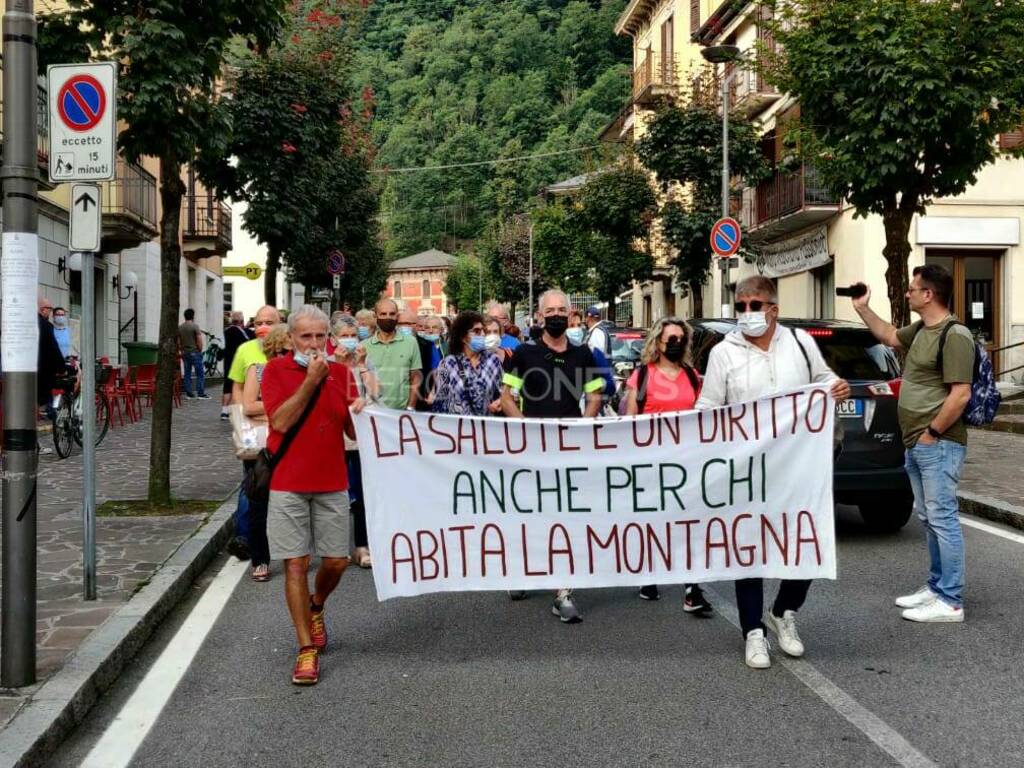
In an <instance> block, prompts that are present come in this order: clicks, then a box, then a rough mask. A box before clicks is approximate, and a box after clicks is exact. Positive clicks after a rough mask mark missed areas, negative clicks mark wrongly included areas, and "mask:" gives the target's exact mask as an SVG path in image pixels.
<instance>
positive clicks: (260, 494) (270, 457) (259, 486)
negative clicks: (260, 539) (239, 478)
mask: <svg viewBox="0 0 1024 768" xmlns="http://www.w3.org/2000/svg"><path fill="white" fill-rule="evenodd" d="M323 387H324V385H323V382H321V383H320V385H319V386H318V387H317V388H316V391H315V392H313V396H312V397H310V398H309V402H308V403H306V407H305V408H304V409H303V411H302V414H301V415H300V416H299V420H298V421H296V422H295V423H294V424H292V426H291V428H290V429H289V430H288V431H287V432H285V433H284V439H282V440H281V447H280V448H278V449H277V453H271V452H270V451H269V449H267V448H263V449H262V450H261V451H260V452H259V453H258V454H257V455H256V460H255V463H254V465H253V468H252V469H251V470H250V471H249V473H248V474H247V475H246V476H245V483H244V486H245V495H246V496H247V497H248V499H249V501H252V502H255V503H257V504H266V503H267V502H268V501H269V500H270V479H271V478H272V477H273V475H274V469H275V468H276V467H277V465H278V464H280V463H281V459H283V458H284V454H285V452H286V451H287V450H288V447H289V446H290V445H291V444H292V442H293V441H294V440H295V436H296V435H297V434H299V430H300V429H302V425H303V424H305V423H306V418H307V417H308V416H309V414H310V413H311V412H312V411H313V408H314V407H315V406H316V401H317V400H319V399H320V390H322V389H323Z"/></svg>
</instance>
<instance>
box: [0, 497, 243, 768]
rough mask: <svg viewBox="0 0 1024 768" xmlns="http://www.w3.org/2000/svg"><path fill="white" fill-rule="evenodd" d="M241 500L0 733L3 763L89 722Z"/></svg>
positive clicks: (24, 763)
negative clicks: (98, 700) (88, 717)
mask: <svg viewBox="0 0 1024 768" xmlns="http://www.w3.org/2000/svg"><path fill="white" fill-rule="evenodd" d="M235 506H236V501H235V498H234V496H230V497H228V499H227V501H225V502H224V503H223V504H222V505H221V506H220V507H219V508H218V509H217V511H216V512H214V513H213V514H212V515H211V516H210V518H209V519H208V520H207V521H206V524H205V525H204V526H203V527H202V528H200V529H199V530H198V531H196V532H195V534H193V536H192V537H191V538H189V539H188V540H187V541H185V542H183V543H182V545H181V546H180V547H178V549H177V550H175V552H174V554H173V555H171V556H170V557H169V558H168V559H167V560H166V561H165V562H164V564H163V566H162V567H161V568H160V569H159V570H158V571H157V572H156V573H154V574H153V577H152V578H151V579H150V581H149V583H148V584H147V585H146V586H144V587H143V588H142V589H140V590H139V591H138V592H136V593H135V594H134V595H132V597H131V599H130V600H128V602H127V603H125V604H124V605H123V606H121V607H120V608H119V609H118V610H117V611H116V612H114V613H113V614H112V615H111V616H110V617H109V618H108V619H107V620H106V621H105V622H103V624H101V625H100V626H99V627H97V628H96V629H95V630H94V631H93V632H92V633H91V634H90V635H89V636H88V637H87V638H86V639H85V640H84V641H83V643H82V644H81V645H80V646H79V647H78V649H77V650H75V651H74V652H73V653H72V654H71V655H70V656H69V657H68V658H67V660H66V661H65V662H64V666H63V667H62V668H61V669H60V671H58V672H57V673H56V674H54V675H53V677H51V678H50V679H49V680H47V681H46V682H45V683H43V684H42V686H40V688H39V690H38V691H36V693H35V694H33V695H32V697H31V699H30V700H29V702H28V704H26V705H25V706H24V707H22V709H21V711H19V712H18V714H17V715H15V716H14V718H13V719H12V720H11V721H10V722H9V723H8V724H7V727H5V728H4V729H3V731H0V736H2V739H0V768H32V767H33V766H38V765H42V764H43V762H44V761H45V760H46V759H47V758H48V757H49V756H51V755H52V754H53V753H54V752H55V751H56V749H57V748H58V747H59V746H60V744H61V743H62V742H63V741H64V739H66V738H67V737H68V735H69V734H70V733H71V731H73V730H74V729H75V728H76V727H77V726H78V724H79V723H81V722H82V721H83V720H84V719H85V716H86V714H87V713H88V711H89V710H90V709H91V708H92V706H93V704H95V703H96V700H97V699H99V697H100V696H101V695H102V694H103V693H104V691H106V690H107V689H108V688H109V687H110V686H111V685H112V684H113V683H114V681H115V680H117V678H118V676H119V675H120V674H121V671H122V670H123V669H124V668H125V666H126V665H127V664H128V662H130V661H131V660H132V658H133V657H134V656H135V654H136V653H138V652H139V649H140V648H142V645H143V644H144V643H145V642H146V640H148V639H149V636H150V635H151V634H153V631H154V630H155V629H156V628H157V626H158V625H159V624H160V622H161V621H162V620H163V619H164V617H165V616H167V614H168V613H170V611H171V609H173V608H174V606H175V605H177V604H178V602H179V601H180V600H181V599H182V597H184V596H185V594H186V593H187V592H188V590H189V589H190V588H191V586H192V583H193V582H194V581H195V580H196V578H197V577H198V576H199V574H200V573H202V572H203V570H204V569H205V568H206V566H207V565H209V563H210V561H211V560H212V559H213V558H214V556H215V555H216V554H217V553H218V552H219V551H220V550H221V549H223V547H224V545H225V544H226V543H227V541H228V537H229V536H230V534H231V531H232V528H233V520H232V515H233V514H234V511H235Z"/></svg>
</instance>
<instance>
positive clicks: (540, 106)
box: [356, 0, 630, 258]
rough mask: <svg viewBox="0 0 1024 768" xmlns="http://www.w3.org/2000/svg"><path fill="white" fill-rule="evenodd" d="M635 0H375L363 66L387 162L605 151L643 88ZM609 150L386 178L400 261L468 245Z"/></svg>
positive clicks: (389, 227) (387, 229) (391, 247)
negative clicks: (623, 16) (628, 34)
mask: <svg viewBox="0 0 1024 768" xmlns="http://www.w3.org/2000/svg"><path fill="white" fill-rule="evenodd" d="M624 5H625V0H571V1H569V0H498V1H495V0H375V2H373V3H372V4H371V5H370V7H369V9H368V12H367V17H366V19H365V21H364V25H363V30H362V34H361V35H360V44H359V45H360V50H359V52H358V56H357V62H356V77H357V83H358V84H359V85H362V86H369V87H370V88H371V89H372V92H373V95H374V99H375V101H376V119H375V127H374V138H375V141H376V144H377V146H378V148H379V153H378V156H377V159H376V165H377V166H378V167H380V168H390V169H397V168H402V167H420V166H434V165H449V164H456V163H465V162H472V161H478V160H485V159H491V158H503V157H516V156H521V155H531V154H538V153H546V152H557V151H560V150H565V149H570V148H576V147H591V146H594V145H595V144H596V143H597V134H598V132H599V131H600V129H601V127H602V126H604V125H605V124H606V123H607V122H608V121H609V120H610V119H611V118H612V117H613V116H614V115H615V114H616V113H617V112H618V111H619V110H620V109H621V108H622V106H623V104H624V103H625V100H626V98H627V95H628V92H629V66H630V65H629V61H630V49H629V41H628V39H621V38H616V37H615V35H614V32H613V27H614V24H615V20H616V18H617V17H618V15H619V13H620V12H621V10H622V8H623V7H624ZM597 155H598V153H597V152H596V151H587V152H578V153H571V154H561V155H556V156H552V157H547V158H539V159H536V160H531V161H529V162H523V163H514V164H503V165H498V166H478V167H471V168H460V169H450V170H439V171H430V172H420V173H408V174H404V173H389V174H388V175H387V176H384V177H382V179H381V184H382V191H383V196H382V211H381V214H382V223H383V231H384V234H385V236H386V248H387V251H388V255H389V256H390V257H391V258H397V257H400V256H405V255H408V254H410V253H414V252H416V251H417V250H420V249H423V248H427V247H432V246H441V247H448V248H455V247H456V246H457V244H458V243H459V242H461V241H465V240H467V239H472V238H474V237H476V236H478V235H479V234H480V233H481V232H483V231H484V230H485V228H486V227H487V225H488V224H489V223H490V222H491V221H493V220H494V219H495V218H497V217H499V216H504V215H508V214H510V213H513V212H516V211H521V210H523V209H524V207H525V205H526V203H527V200H528V199H529V198H530V197H532V196H533V195H535V194H536V193H537V191H538V189H539V188H540V187H541V186H543V185H544V184H548V183H551V182H552V181H556V180H558V179H560V178H564V177H567V176H571V175H574V174H576V173H579V172H582V171H584V170H587V169H588V168H590V167H593V165H594V164H595V163H596V162H598V156H597Z"/></svg>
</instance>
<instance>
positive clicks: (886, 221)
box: [882, 206, 913, 328]
mask: <svg viewBox="0 0 1024 768" xmlns="http://www.w3.org/2000/svg"><path fill="white" fill-rule="evenodd" d="M912 220H913V213H912V212H911V211H907V210H905V209H904V208H903V207H902V206H901V207H899V208H897V207H895V206H893V207H892V209H891V210H889V209H887V210H886V211H885V213H883V214H882V224H883V226H884V227H885V248H883V249H882V254H883V255H884V256H885V261H886V264H887V265H888V266H887V267H886V269H885V283H886V287H887V288H888V292H889V306H890V308H891V313H892V324H893V325H895V326H896V327H897V328H902V327H903V326H905V325H907V324H908V323H909V322H910V306H909V304H908V303H907V288H908V287H909V284H910V277H909V271H908V269H907V259H908V258H909V257H910V222H911V221H912Z"/></svg>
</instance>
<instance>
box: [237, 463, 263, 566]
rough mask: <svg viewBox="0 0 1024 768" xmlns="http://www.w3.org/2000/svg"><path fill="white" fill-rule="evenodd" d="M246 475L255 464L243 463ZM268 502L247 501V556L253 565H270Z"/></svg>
mask: <svg viewBox="0 0 1024 768" xmlns="http://www.w3.org/2000/svg"><path fill="white" fill-rule="evenodd" d="M243 463H244V464H245V472H246V474H248V473H249V472H251V471H252V468H253V466H254V465H255V464H256V462H254V461H246V462H243ZM267 506H268V502H266V501H264V502H262V503H257V502H255V501H253V500H252V499H249V556H250V557H251V558H252V564H253V565H270V542H268V541H267Z"/></svg>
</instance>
